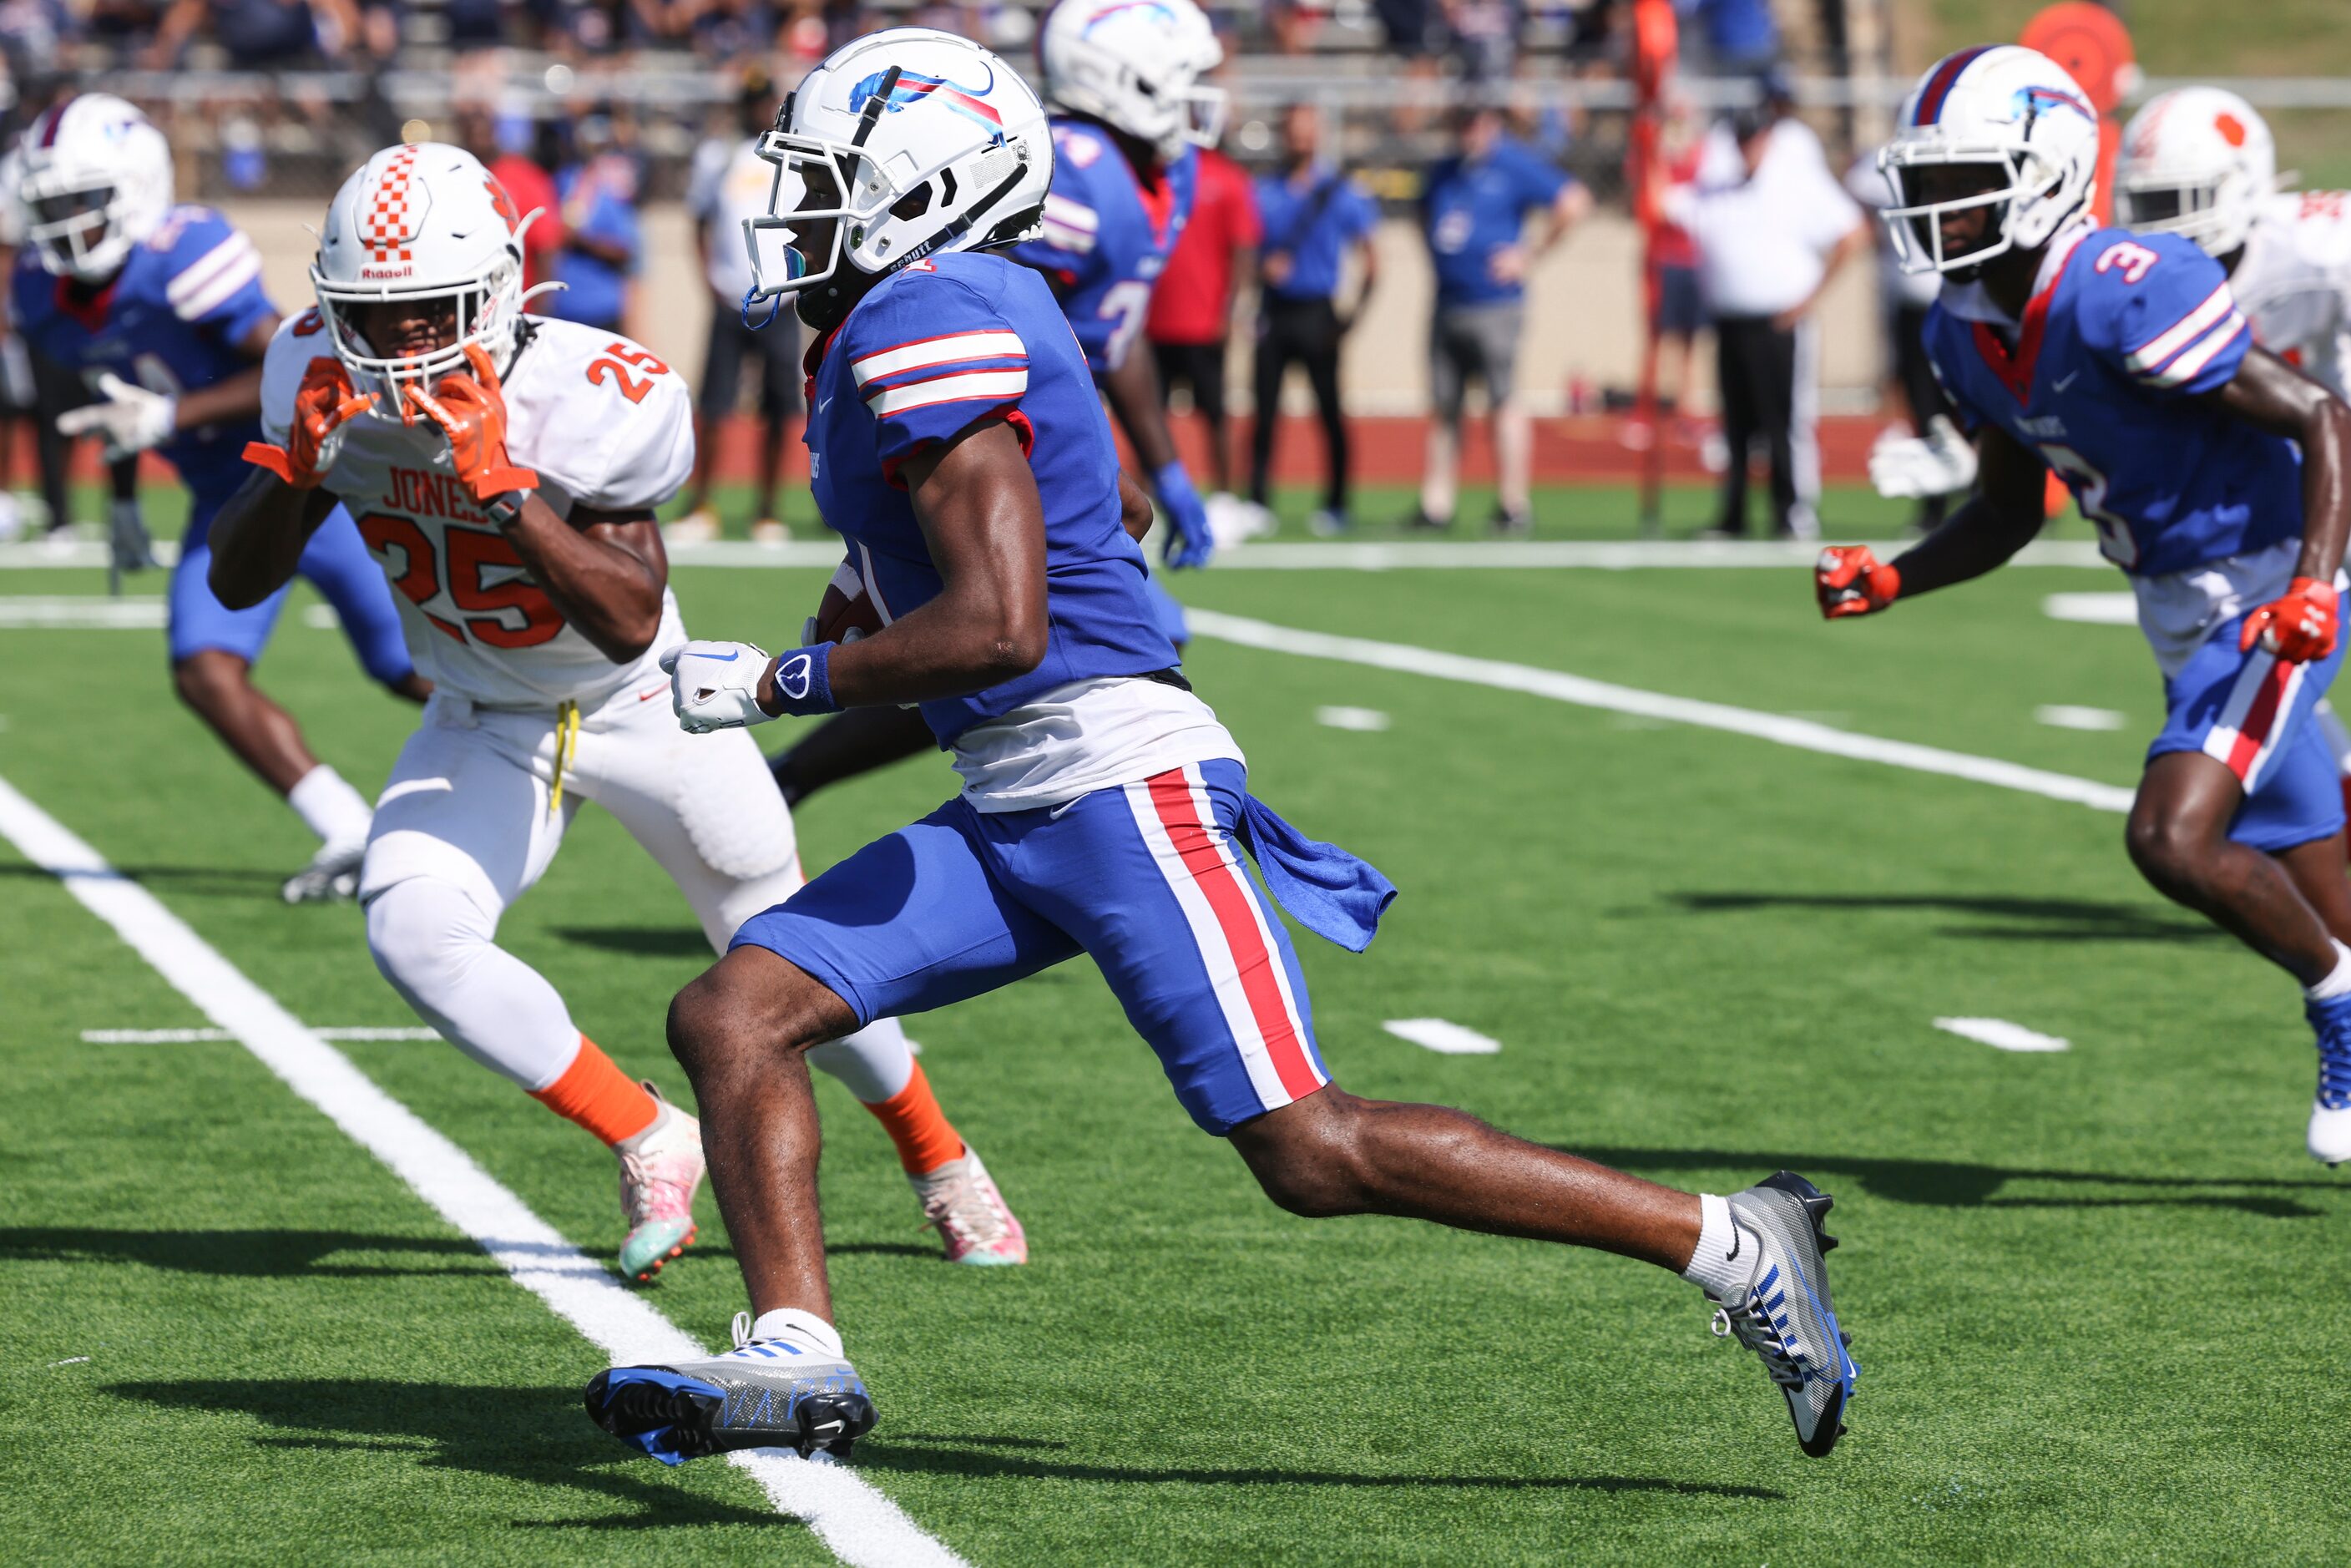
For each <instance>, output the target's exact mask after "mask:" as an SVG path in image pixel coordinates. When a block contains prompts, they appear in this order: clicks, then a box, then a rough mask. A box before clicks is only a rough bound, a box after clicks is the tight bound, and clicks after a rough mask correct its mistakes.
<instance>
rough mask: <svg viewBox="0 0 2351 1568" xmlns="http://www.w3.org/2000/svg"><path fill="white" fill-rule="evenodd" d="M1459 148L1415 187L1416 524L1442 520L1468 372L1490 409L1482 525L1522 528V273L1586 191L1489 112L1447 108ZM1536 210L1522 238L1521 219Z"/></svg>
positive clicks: (1526, 503)
mask: <svg viewBox="0 0 2351 1568" xmlns="http://www.w3.org/2000/svg"><path fill="white" fill-rule="evenodd" d="M1457 123H1458V127H1459V134H1460V151H1459V152H1458V153H1456V154H1455V155H1454V156H1453V157H1450V158H1447V159H1444V160H1442V161H1441V162H1438V163H1437V165H1436V166H1435V167H1433V168H1431V169H1430V170H1429V172H1428V177H1427V181H1426V184H1424V185H1423V187H1422V189H1421V196H1420V215H1421V225H1422V232H1423V233H1424V234H1425V235H1426V236H1427V240H1428V254H1429V259H1430V260H1431V262H1432V263H1433V264H1434V265H1435V268H1436V272H1437V311H1436V319H1435V320H1434V321H1433V322H1432V323H1431V324H1430V328H1429V334H1428V382H1429V402H1430V403H1431V404H1432V405H1433V406H1434V408H1435V411H1436V413H1437V417H1436V418H1435V419H1434V420H1432V421H1431V422H1430V423H1429V427H1428V462H1427V465H1426V470H1425V473H1424V476H1423V478H1422V480H1421V486H1420V511H1419V513H1418V514H1417V515H1416V517H1414V518H1413V519H1412V522H1413V526H1414V527H1416V528H1449V527H1451V526H1452V522H1453V505H1454V494H1455V491H1454V486H1455V481H1456V476H1457V471H1458V464H1459V461H1460V454H1461V402H1462V394H1463V392H1465V390H1466V389H1467V387H1468V382H1469V378H1470V377H1472V376H1475V377H1477V378H1479V380H1480V381H1483V382H1485V383H1486V398H1487V402H1489V404H1490V405H1491V407H1492V410H1493V421H1494V453H1495V466H1496V467H1497V468H1498V469H1499V491H1500V494H1499V497H1498V499H1497V503H1496V506H1495V509H1494V528H1495V530H1496V531H1497V532H1499V533H1504V534H1523V533H1525V532H1527V531H1528V530H1529V529H1530V528H1532V526H1533V522H1534V511H1533V503H1532V500H1531V497H1530V494H1529V477H1530V468H1531V458H1532V448H1533V439H1534V437H1533V432H1532V430H1531V426H1530V424H1529V422H1528V417H1527V412H1526V407H1525V403H1524V402H1523V401H1522V400H1521V399H1520V397H1519V396H1518V394H1517V390H1516V385H1515V372H1516V370H1517V367H1518V354H1519V339H1520V332H1521V329H1522V328H1523V327H1524V325H1525V319H1526V277H1527V273H1528V271H1529V270H1530V269H1531V267H1532V266H1533V265H1534V262H1535V259H1536V258H1537V257H1539V256H1541V255H1542V254H1543V253H1544V252H1546V251H1548V250H1550V249H1551V248H1552V246H1555V245H1557V244H1558V243H1559V242H1560V241H1561V240H1562V239H1564V238H1566V237H1567V233H1568V231H1569V230H1570V229H1572V228H1573V227H1574V226H1575V225H1576V224H1577V223H1578V222H1579V221H1580V220H1582V218H1583V215H1584V214H1586V213H1589V212H1590V211H1591V210H1592V193H1590V192H1589V191H1587V190H1585V189H1584V188H1583V185H1582V184H1580V183H1577V182H1576V181H1574V180H1573V179H1570V178H1569V177H1568V176H1567V175H1566V174H1564V173H1562V172H1560V171H1559V170H1558V169H1557V168H1555V167H1553V166H1552V164H1550V163H1549V162H1545V161H1544V160H1543V159H1541V158H1540V157H1538V156H1537V155H1536V154H1535V153H1534V152H1531V151H1530V150H1528V149H1527V148H1525V147H1523V146H1521V145H1520V143H1518V142H1516V141H1511V140H1510V139H1509V138H1508V137H1506V136H1505V135H1504V134H1503V131H1502V116H1501V111H1500V110H1496V109H1490V108H1482V107H1480V108H1471V109H1467V110H1460V111H1458V120H1457ZM1537 213H1540V214H1543V225H1542V232H1541V236H1540V237H1539V238H1537V239H1536V240H1535V241H1534V243H1533V244H1532V245H1531V246H1530V245H1529V244H1528V242H1527V238H1526V225H1527V219H1528V218H1529V217H1530V216H1531V215H1532V214H1537Z"/></svg>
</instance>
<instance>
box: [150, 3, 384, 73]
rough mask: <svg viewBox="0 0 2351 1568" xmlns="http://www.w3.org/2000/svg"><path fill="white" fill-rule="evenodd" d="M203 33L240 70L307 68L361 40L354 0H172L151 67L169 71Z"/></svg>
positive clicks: (158, 31) (157, 32)
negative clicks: (352, 1)
mask: <svg viewBox="0 0 2351 1568" xmlns="http://www.w3.org/2000/svg"><path fill="white" fill-rule="evenodd" d="M199 32H203V33H205V34H206V35H208V36H209V37H211V39H212V40H213V42H214V43H216V44H218V45H219V46H220V47H221V48H222V49H224V50H225V51H226V53H227V55H228V63H229V68H230V69H232V70H240V71H257V70H302V69H306V68H317V67H320V66H323V65H326V64H327V63H329V59H330V58H331V57H334V56H337V55H340V53H341V52H342V51H343V50H345V49H347V48H349V47H350V46H351V45H352V44H353V43H354V42H356V41H357V39H358V37H359V36H360V15H359V9H358V7H357V6H355V5H352V3H351V0H172V8H171V9H170V10H168V11H166V12H164V13H163V19H162V22H161V23H160V24H159V25H158V26H157V27H156V29H155V41H154V42H153V43H152V44H151V45H150V46H149V47H148V49H147V66H148V68H149V69H151V70H169V69H171V68H172V67H173V66H176V65H177V64H179V61H180V56H181V54H182V53H183V51H184V50H185V49H186V48H187V47H188V44H189V43H190V42H191V41H192V40H193V38H194V37H196V35H197V34H198V33H199Z"/></svg>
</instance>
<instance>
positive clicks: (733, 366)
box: [698, 300, 806, 423]
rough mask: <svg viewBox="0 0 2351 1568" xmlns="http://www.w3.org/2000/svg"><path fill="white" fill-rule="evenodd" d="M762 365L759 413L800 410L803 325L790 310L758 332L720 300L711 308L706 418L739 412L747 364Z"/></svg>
mask: <svg viewBox="0 0 2351 1568" xmlns="http://www.w3.org/2000/svg"><path fill="white" fill-rule="evenodd" d="M746 362H748V363H750V364H753V365H756V366H758V375H759V414H760V417H761V418H763V419H784V418H788V417H789V416H790V415H792V414H795V413H799V411H800V383H801V382H802V381H804V380H805V379H806V378H805V376H804V374H803V372H802V371H801V370H800V327H799V319H798V318H796V317H795V316H793V314H792V313H791V312H790V311H789V310H779V311H778V312H777V313H776V319H774V320H772V321H770V322H768V324H767V325H766V326H765V327H762V328H760V329H758V330H757V331H753V330H752V329H750V328H748V327H746V326H745V325H743V317H742V313H741V312H740V311H738V310H737V309H736V308H734V307H733V306H731V305H728V304H726V303H725V302H724V301H719V300H714V301H713V302H712V308H711V312H710V346H709V348H708V349H707V350H705V352H704V355H703V360H702V392H701V397H700V402H699V404H698V406H699V407H700V408H701V410H702V418H703V421H704V423H709V422H711V421H713V420H720V419H724V418H726V416H727V415H728V414H730V413H734V412H735V409H736V405H737V402H739V401H740V399H741V396H742V392H743V366H744V365H745V363H746Z"/></svg>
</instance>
